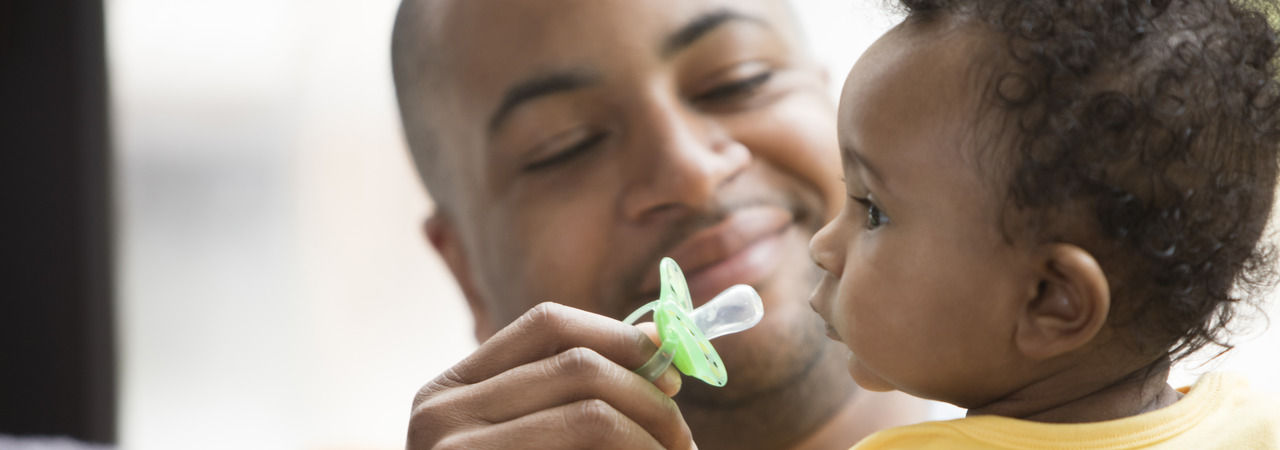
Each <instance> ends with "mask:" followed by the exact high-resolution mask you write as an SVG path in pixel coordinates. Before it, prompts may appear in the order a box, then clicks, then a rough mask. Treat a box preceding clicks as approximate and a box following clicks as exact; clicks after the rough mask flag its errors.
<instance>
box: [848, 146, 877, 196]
mask: <svg viewBox="0 0 1280 450" xmlns="http://www.w3.org/2000/svg"><path fill="white" fill-rule="evenodd" d="M840 151H841V152H842V153H844V158H845V161H851V162H853V163H854V164H857V165H858V166H859V167H862V168H863V169H866V171H867V173H869V174H871V180H872V181H874V182H875V184H876V185H877V186H880V187H881V188H882V190H884V191H886V192H887V191H888V190H889V185H888V184H887V183H885V179H884V175H883V172H881V171H880V170H879V169H876V165H875V164H873V163H872V162H871V160H869V159H867V157H866V155H863V154H861V153H858V150H857V149H854V148H853V146H852V145H841V146H840Z"/></svg>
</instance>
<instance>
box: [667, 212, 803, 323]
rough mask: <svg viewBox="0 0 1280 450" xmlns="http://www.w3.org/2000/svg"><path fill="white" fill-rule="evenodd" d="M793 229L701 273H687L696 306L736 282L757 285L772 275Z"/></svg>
mask: <svg viewBox="0 0 1280 450" xmlns="http://www.w3.org/2000/svg"><path fill="white" fill-rule="evenodd" d="M790 229H791V228H790V227H787V228H783V229H782V230H780V231H779V232H777V233H775V234H771V235H769V236H766V237H764V238H763V239H760V240H758V241H756V242H753V243H751V245H748V246H747V247H746V248H743V249H742V251H739V252H737V253H735V254H733V255H732V256H730V257H728V258H725V259H723V260H721V261H718V262H716V263H715V264H712V265H710V266H707V267H704V268H702V269H699V270H698V271H697V272H694V273H686V274H685V278H686V280H687V281H688V284H689V294H690V295H692V296H693V301H694V305H695V307H696V306H699V305H702V304H703V303H706V302H707V301H708V300H711V298H712V297H715V295H716V294H719V293H720V292H721V291H724V290H725V289H728V288H729V287H731V286H733V285H735V284H750V285H754V284H756V283H759V282H760V281H761V280H764V279H765V278H766V277H767V276H769V275H770V274H772V273H773V271H774V269H775V268H776V267H777V265H778V262H779V260H780V258H779V257H780V255H781V253H782V252H781V249H782V243H783V242H782V240H783V238H784V236H785V235H786V232H787V231H788V230H790Z"/></svg>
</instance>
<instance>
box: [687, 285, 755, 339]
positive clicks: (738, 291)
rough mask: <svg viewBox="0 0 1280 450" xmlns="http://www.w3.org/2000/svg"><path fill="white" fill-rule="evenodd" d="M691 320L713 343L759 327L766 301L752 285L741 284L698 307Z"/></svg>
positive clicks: (691, 315) (690, 315)
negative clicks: (721, 338)
mask: <svg viewBox="0 0 1280 450" xmlns="http://www.w3.org/2000/svg"><path fill="white" fill-rule="evenodd" d="M689 317H690V318H692V319H693V324H694V325H696V326H697V327H698V329H699V330H701V331H702V334H703V335H704V336H706V337H707V339H708V340H710V339H715V338H718V337H720V336H724V335H726V334H733V333H737V332H739V331H744V330H746V329H748V328H751V327H754V326H756V324H757V323H760V319H761V318H763V317H764V302H762V301H761V300H760V294H758V293H756V290H755V289H752V288H751V286H747V285H745V284H739V285H735V286H733V287H730V288H729V289H725V290H724V292H721V293H720V294H719V295H716V297H715V298H713V299H711V301H709V302H707V303H706V304H704V305H702V306H699V307H698V308H697V309H695V310H693V313H692V314H689Z"/></svg>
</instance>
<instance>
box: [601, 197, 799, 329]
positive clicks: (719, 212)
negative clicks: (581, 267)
mask: <svg viewBox="0 0 1280 450" xmlns="http://www.w3.org/2000/svg"><path fill="white" fill-rule="evenodd" d="M757 207H772V208H779V209H784V210H787V211H790V212H791V214H792V217H793V220H794V222H795V223H796V224H799V225H801V226H802V227H805V228H812V230H811V231H812V232H817V230H818V228H819V227H821V225H822V217H823V216H822V213H821V212H820V211H818V210H816V208H820V207H821V205H809V204H806V202H803V201H801V200H800V199H799V198H793V197H791V196H787V195H784V194H781V193H773V194H772V195H753V196H751V197H747V198H740V199H734V200H726V201H722V202H717V203H715V204H713V205H710V206H709V207H707V208H703V209H701V210H698V211H693V212H691V213H689V215H687V216H685V217H681V218H679V219H676V220H674V221H673V222H671V223H670V224H668V225H666V226H665V228H664V229H662V230H661V231H660V232H659V233H660V234H659V238H658V240H657V242H658V243H657V244H656V245H654V246H653V250H652V251H651V252H649V253H648V254H646V255H645V256H643V257H641V258H640V259H638V260H637V261H638V262H637V263H636V264H635V265H634V267H630V268H628V269H627V270H626V271H625V272H624V275H623V277H622V279H621V281H622V283H623V284H622V285H623V286H625V290H624V295H625V298H626V299H627V301H625V302H620V303H619V304H620V305H622V307H624V308H626V307H631V308H634V307H637V306H639V305H641V304H643V303H645V302H648V301H651V300H653V299H656V298H658V291H657V290H656V289H654V290H648V291H647V290H645V289H644V288H643V287H642V284H643V282H644V278H645V276H646V275H647V274H648V273H649V271H650V270H651V269H652V266H656V265H657V264H658V262H659V261H660V260H661V259H662V257H664V256H668V255H669V254H670V253H671V251H672V250H674V249H675V248H676V247H677V246H679V245H680V244H682V243H684V242H685V240H686V239H688V238H689V236H692V235H693V234H695V233H697V232H699V231H702V230H703V229H706V228H709V227H712V226H715V225H716V224H719V223H721V222H723V221H724V220H725V219H726V218H727V217H729V216H730V215H732V214H734V213H735V212H737V211H739V210H742V209H747V208H757ZM628 312H630V311H629V310H627V311H615V312H614V314H613V315H619V314H626V313H628ZM619 317H620V316H619Z"/></svg>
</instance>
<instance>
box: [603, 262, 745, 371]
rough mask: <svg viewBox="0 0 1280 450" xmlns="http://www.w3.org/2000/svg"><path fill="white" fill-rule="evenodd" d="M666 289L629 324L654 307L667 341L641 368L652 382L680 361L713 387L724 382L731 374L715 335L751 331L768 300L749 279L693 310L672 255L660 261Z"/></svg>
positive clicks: (655, 318) (679, 366) (684, 368)
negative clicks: (713, 344)
mask: <svg viewBox="0 0 1280 450" xmlns="http://www.w3.org/2000/svg"><path fill="white" fill-rule="evenodd" d="M658 269H659V275H658V276H659V279H660V281H661V291H660V293H659V295H658V299H657V300H654V301H652V302H649V303H648V304H646V305H644V306H641V307H640V308H639V309H637V310H636V311H635V312H633V313H631V315H629V316H627V318H626V319H625V320H623V322H624V323H627V324H633V323H635V322H636V321H637V320H639V319H640V318H641V317H643V316H644V315H645V314H646V313H648V312H650V311H652V312H653V322H654V324H655V325H657V328H658V337H659V338H661V339H662V345H661V346H660V347H659V348H658V352H657V353H654V355H653V357H652V358H649V361H648V362H646V363H644V365H642V366H640V368H639V369H636V373H638V374H640V375H641V376H643V377H645V378H647V379H649V381H653V380H656V379H658V377H659V376H660V375H662V372H664V371H666V370H667V366H670V365H671V364H672V363H675V365H676V368H677V369H679V370H680V372H681V373H684V374H685V375H688V376H691V377H694V378H697V379H699V380H702V381H704V382H706V383H707V384H710V385H712V386H724V385H725V383H726V382H728V381H729V373H728V372H726V371H725V369H724V362H723V361H721V360H720V354H718V353H716V349H715V347H712V346H711V339H715V338H717V337H720V336H724V335H726V334H730V333H737V332H739V331H743V330H746V329H748V328H751V327H753V326H755V325H756V324H757V323H760V319H761V318H762V317H764V304H763V303H762V302H761V301H760V295H759V294H757V293H756V290H755V289H752V288H751V286H747V285H745V284H739V285H735V286H733V287H730V288H729V289H725V290H724V292H721V293H720V294H719V295H716V297H715V298H713V299H711V301H709V302H707V303H706V304H705V305H702V306H700V307H698V309H693V301H692V300H691V299H690V295H689V286H688V284H686V283H685V280H684V273H682V272H680V266H678V265H676V262H675V260H672V259H671V258H662V262H660V263H659V264H658Z"/></svg>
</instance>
